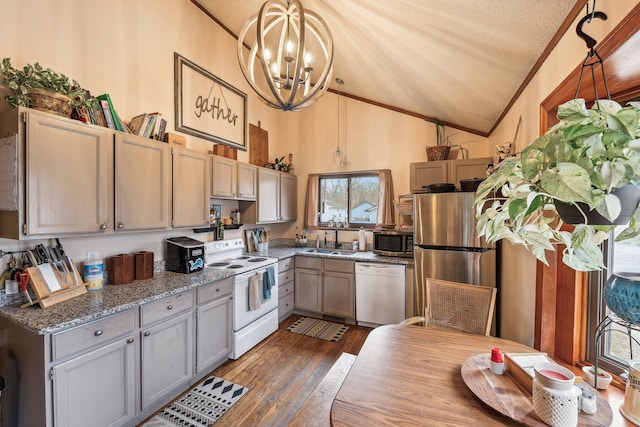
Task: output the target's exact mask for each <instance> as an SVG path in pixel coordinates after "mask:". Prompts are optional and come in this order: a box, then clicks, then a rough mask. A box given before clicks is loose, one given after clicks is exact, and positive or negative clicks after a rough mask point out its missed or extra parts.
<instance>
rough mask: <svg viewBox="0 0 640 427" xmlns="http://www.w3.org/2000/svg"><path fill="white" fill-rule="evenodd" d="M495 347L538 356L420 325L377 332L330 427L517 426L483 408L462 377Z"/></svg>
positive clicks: (342, 390)
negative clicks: (466, 366)
mask: <svg viewBox="0 0 640 427" xmlns="http://www.w3.org/2000/svg"><path fill="white" fill-rule="evenodd" d="M493 347H499V348H500V349H501V350H502V351H503V352H515V353H526V352H533V351H535V350H533V349H532V348H530V347H527V346H525V345H522V344H518V343H516V342H513V341H508V340H504V339H500V338H494V337H486V336H480V335H467V334H460V333H456V332H449V331H442V330H434V329H428V328H422V327H416V326H400V325H387V326H381V327H379V328H376V329H374V330H373V331H372V332H371V333H370V334H369V336H368V337H367V340H366V341H365V343H364V345H363V347H362V349H361V350H360V353H359V354H358V357H357V358H356V361H355V363H354V364H353V366H352V368H351V370H350V371H349V374H348V375H347V377H346V378H345V380H344V383H343V384H342V387H341V388H340V391H339V392H338V394H337V396H336V398H335V399H334V401H333V405H332V407H331V425H333V426H336V427H337V426H374V425H402V426H435V425H437V426H462V425H468V426H485V425H512V424H513V425H517V423H515V422H512V420H511V419H509V418H506V417H504V416H501V415H500V414H498V413H497V412H495V411H493V410H492V409H490V408H488V407H486V406H484V404H483V403H482V402H480V401H479V400H478V399H477V398H476V397H475V395H474V394H473V393H472V392H471V391H470V390H469V388H468V387H467V386H466V385H465V383H464V381H463V379H462V376H461V374H460V368H461V366H462V364H463V363H464V361H465V360H466V359H467V358H469V357H471V356H473V355H474V354H478V353H490V352H491V349H492V348H493Z"/></svg>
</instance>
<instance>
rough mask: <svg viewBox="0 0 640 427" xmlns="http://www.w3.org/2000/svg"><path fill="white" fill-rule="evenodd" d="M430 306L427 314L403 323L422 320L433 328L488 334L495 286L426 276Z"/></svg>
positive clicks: (421, 321)
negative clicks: (427, 277)
mask: <svg viewBox="0 0 640 427" xmlns="http://www.w3.org/2000/svg"><path fill="white" fill-rule="evenodd" d="M426 291H427V292H426V293H427V306H426V308H425V316H424V317H419V316H418V317H411V318H409V319H406V320H404V321H402V322H401V324H403V325H414V324H418V323H423V324H424V326H426V327H430V328H445V329H453V330H456V331H459V332H467V333H470V334H477V335H489V333H490V332H491V323H492V320H493V310H494V308H495V302H496V289H495V288H490V287H486V286H477V285H469V284H466V283H458V282H449V281H446V280H438V279H426Z"/></svg>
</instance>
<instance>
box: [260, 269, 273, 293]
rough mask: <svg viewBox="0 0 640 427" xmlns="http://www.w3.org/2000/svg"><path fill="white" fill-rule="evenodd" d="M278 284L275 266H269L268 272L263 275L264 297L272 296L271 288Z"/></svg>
mask: <svg viewBox="0 0 640 427" xmlns="http://www.w3.org/2000/svg"><path fill="white" fill-rule="evenodd" d="M275 284H276V279H275V274H274V272H273V266H272V265H270V266H269V267H267V271H266V273H264V274H263V275H262V297H263V298H264V299H269V298H271V288H273V286H274V285H275Z"/></svg>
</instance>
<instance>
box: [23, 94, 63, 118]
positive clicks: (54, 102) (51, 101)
mask: <svg viewBox="0 0 640 427" xmlns="http://www.w3.org/2000/svg"><path fill="white" fill-rule="evenodd" d="M70 101H73V99H71V97H69V96H67V95H62V94H60V93H56V92H51V91H47V90H41V89H30V91H29V107H31V108H33V109H36V110H40V111H46V112H48V113H53V114H57V115H58V116H62V117H71V111H72V110H73V108H72V107H71V106H70V105H69V102H70Z"/></svg>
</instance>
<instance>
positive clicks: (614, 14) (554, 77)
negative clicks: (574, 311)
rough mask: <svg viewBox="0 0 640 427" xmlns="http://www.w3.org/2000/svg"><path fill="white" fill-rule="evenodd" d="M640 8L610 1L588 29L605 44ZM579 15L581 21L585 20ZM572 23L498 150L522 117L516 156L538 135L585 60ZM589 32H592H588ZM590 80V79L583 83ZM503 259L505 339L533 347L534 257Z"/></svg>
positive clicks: (521, 101)
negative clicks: (547, 111) (545, 107)
mask: <svg viewBox="0 0 640 427" xmlns="http://www.w3.org/2000/svg"><path fill="white" fill-rule="evenodd" d="M636 4H637V2H635V1H630V0H625V1H615V2H613V1H609V2H605V3H604V4H602V5H600V4H599V5H598V6H599V8H598V10H602V11H604V12H605V13H606V14H607V16H608V19H607V20H606V21H602V20H594V21H593V23H591V24H589V25H588V27H587V26H585V27H584V30H585V31H586V32H587V33H588V34H589V35H591V36H592V37H594V38H595V39H596V40H602V39H603V38H604V37H605V36H606V35H607V34H609V32H611V30H613V28H614V27H615V26H616V25H617V24H618V23H619V22H620V21H621V20H622V18H624V17H625V16H626V15H627V14H628V13H629V12H630V11H631V9H632V8H633V7H634V6H635V5H636ZM581 17H582V16H580V17H579V18H578V19H577V20H576V23H577V21H578V20H579V19H580V18H581ZM576 23H574V24H573V25H572V26H571V27H570V28H569V30H568V31H567V33H566V34H565V36H564V37H563V38H562V40H561V41H560V43H558V45H557V46H556V48H555V49H554V50H553V52H552V53H551V55H550V56H549V58H548V59H547V60H546V61H545V63H544V64H543V66H542V68H541V69H540V70H539V71H538V72H537V73H536V75H535V76H534V78H533V80H532V81H531V82H530V83H529V85H528V86H527V88H526V89H525V91H524V92H523V94H522V95H521V96H520V97H519V98H518V100H517V101H516V102H515V104H514V105H513V107H512V108H511V110H510V111H509V112H508V114H507V115H506V117H505V118H504V120H503V121H502V122H501V123H500V125H499V126H498V127H497V129H496V130H495V131H494V132H493V134H492V135H491V136H490V138H489V145H490V146H495V145H499V144H502V143H504V142H505V141H511V140H512V139H513V135H514V132H515V129H516V124H517V123H518V117H519V116H522V126H521V128H520V133H519V136H518V139H517V140H516V148H517V152H520V151H521V150H522V149H523V148H524V147H525V146H526V145H528V144H529V143H531V142H532V141H533V140H534V139H536V138H537V137H538V135H539V120H540V111H539V109H540V103H541V102H542V101H543V100H544V99H545V98H546V97H547V96H548V95H549V93H551V92H552V91H553V90H554V89H555V88H556V87H557V86H558V85H559V84H560V83H561V82H562V80H564V78H565V77H566V76H567V75H568V74H569V73H570V72H571V71H573V69H575V68H576V66H578V65H579V64H581V63H582V61H583V60H584V58H585V55H586V54H587V47H586V45H585V43H584V41H582V39H579V38H578V37H577V36H576V34H575V24H576ZM587 28H588V29H587ZM586 82H589V80H585V84H586ZM504 249H505V250H504V251H503V258H502V311H501V315H502V319H503V322H502V329H501V333H502V336H503V337H504V338H509V339H513V340H515V341H518V342H521V343H524V344H527V345H533V338H534V336H533V334H534V320H535V312H534V308H535V307H534V304H532V302H533V301H535V274H534V272H535V269H536V262H535V258H534V257H533V256H532V255H531V254H530V253H529V252H527V251H526V250H524V249H523V248H522V247H520V246H518V247H514V246H512V245H511V244H509V243H506V242H505V244H504Z"/></svg>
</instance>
